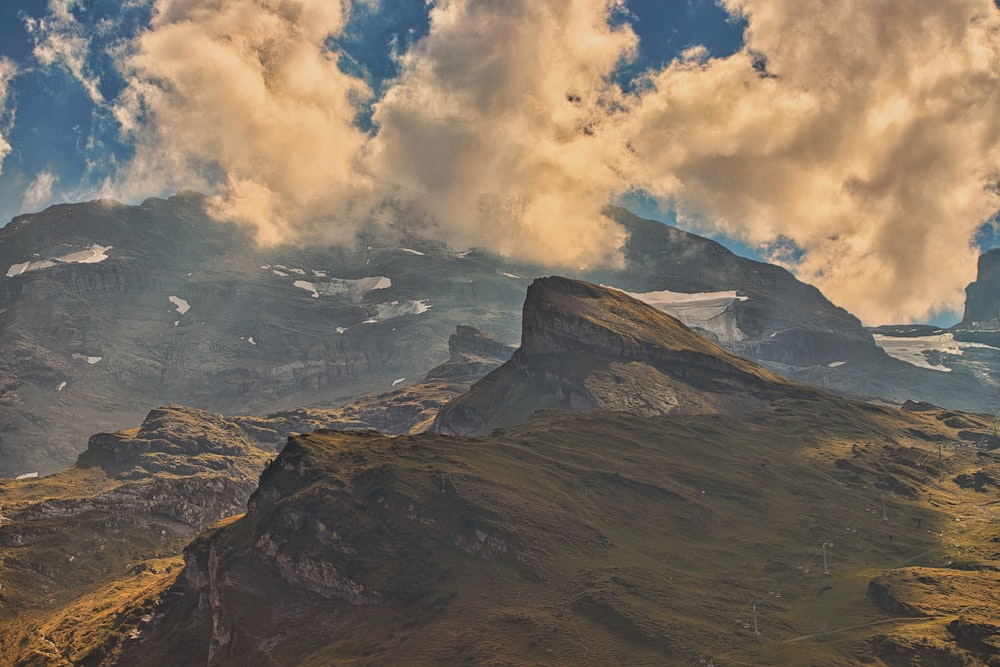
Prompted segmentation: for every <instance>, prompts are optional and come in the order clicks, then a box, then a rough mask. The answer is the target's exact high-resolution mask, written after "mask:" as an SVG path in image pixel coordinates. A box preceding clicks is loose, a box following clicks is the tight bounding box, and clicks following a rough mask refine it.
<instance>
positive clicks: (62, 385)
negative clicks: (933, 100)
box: [56, 380, 66, 391]
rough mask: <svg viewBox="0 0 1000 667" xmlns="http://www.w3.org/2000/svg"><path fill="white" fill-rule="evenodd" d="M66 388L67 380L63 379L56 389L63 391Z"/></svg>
mask: <svg viewBox="0 0 1000 667" xmlns="http://www.w3.org/2000/svg"><path fill="white" fill-rule="evenodd" d="M65 388H66V381H65V380H63V381H62V382H60V383H59V384H57V385H56V391H62V390H63V389H65Z"/></svg>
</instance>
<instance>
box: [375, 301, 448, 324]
mask: <svg viewBox="0 0 1000 667" xmlns="http://www.w3.org/2000/svg"><path fill="white" fill-rule="evenodd" d="M433 307H434V306H433V304H430V303H428V302H427V300H426V299H420V300H419V301H390V302H389V303H380V304H377V305H376V306H375V311H376V312H375V317H374V318H373V319H375V321H377V322H384V321H386V320H391V319H392V318H394V317H403V316H404V315H422V314H423V313H426V312H427V311H428V310H430V309H431V308H433Z"/></svg>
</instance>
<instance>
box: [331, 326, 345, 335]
mask: <svg viewBox="0 0 1000 667" xmlns="http://www.w3.org/2000/svg"><path fill="white" fill-rule="evenodd" d="M334 331H336V332H337V333H339V334H343V333H344V332H345V331H347V329H346V328H345V327H337V328H336V329H334Z"/></svg>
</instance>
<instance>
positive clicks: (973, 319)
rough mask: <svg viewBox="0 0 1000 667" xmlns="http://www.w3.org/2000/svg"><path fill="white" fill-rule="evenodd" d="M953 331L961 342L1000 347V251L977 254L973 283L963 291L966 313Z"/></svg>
mask: <svg viewBox="0 0 1000 667" xmlns="http://www.w3.org/2000/svg"><path fill="white" fill-rule="evenodd" d="M952 330H953V331H954V332H955V335H956V337H957V338H959V339H961V340H967V341H973V342H979V343H985V344H987V345H992V346H994V347H1000V249H994V250H990V251H989V252H986V253H984V254H983V255H980V257H979V266H978V273H977V275H976V281H975V282H973V283H969V286H968V287H966V288H965V313H964V315H963V317H962V321H961V322H959V323H958V324H957V325H955V326H954V327H953V328H952Z"/></svg>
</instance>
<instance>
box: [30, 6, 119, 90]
mask: <svg viewBox="0 0 1000 667" xmlns="http://www.w3.org/2000/svg"><path fill="white" fill-rule="evenodd" d="M78 4H79V2H78V0H49V13H48V15H46V16H44V17H42V18H39V19H35V18H31V17H28V18H27V19H26V20H25V26H26V27H27V29H28V33H29V34H31V35H32V37H33V38H34V41H35V48H34V51H33V53H34V56H35V59H36V60H38V62H39V64H41V65H42V66H43V67H50V66H52V65H58V66H60V67H63V68H65V69H66V71H67V72H69V74H70V75H71V76H72V77H73V78H74V79H76V80H77V81H79V82H80V85H82V86H83V88H84V90H86V91H87V95H88V96H89V97H90V99H91V100H92V101H93V102H94V103H95V104H103V102H104V96H103V95H102V94H101V90H100V85H101V81H100V78H99V77H98V76H97V75H96V74H94V73H93V72H92V71H91V68H90V67H88V66H87V56H88V55H89V54H90V49H91V44H90V39H89V38H88V36H87V34H86V30H85V29H84V26H82V25H81V24H80V22H79V21H77V20H76V17H75V16H73V11H72V10H73V8H74V7H76V6H78Z"/></svg>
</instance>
